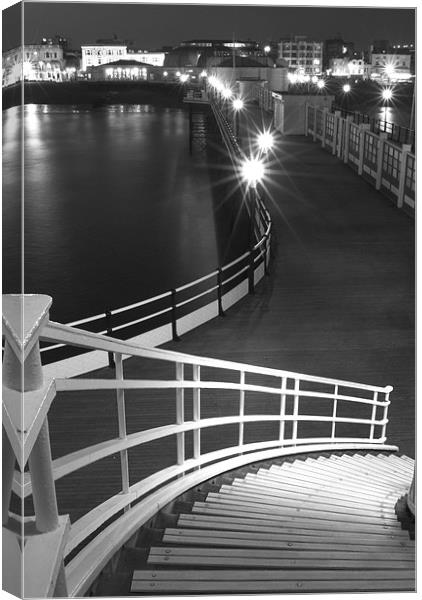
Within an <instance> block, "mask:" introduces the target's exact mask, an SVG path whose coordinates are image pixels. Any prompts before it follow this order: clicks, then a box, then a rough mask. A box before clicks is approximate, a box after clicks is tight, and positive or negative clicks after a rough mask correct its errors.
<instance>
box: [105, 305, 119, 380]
mask: <svg viewBox="0 0 422 600" xmlns="http://www.w3.org/2000/svg"><path fill="white" fill-rule="evenodd" d="M105 318H106V329H107V335H108V336H110V337H113V325H112V321H111V319H112V315H111V311H110V310H106V311H105ZM108 366H109V367H110V368H111V369H114V367H115V366H116V365H115V363H114V356H113V352H108Z"/></svg>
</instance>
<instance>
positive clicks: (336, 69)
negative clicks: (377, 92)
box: [329, 58, 367, 78]
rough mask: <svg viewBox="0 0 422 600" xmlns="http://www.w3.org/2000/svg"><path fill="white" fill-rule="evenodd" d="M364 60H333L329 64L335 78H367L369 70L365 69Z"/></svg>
mask: <svg viewBox="0 0 422 600" xmlns="http://www.w3.org/2000/svg"><path fill="white" fill-rule="evenodd" d="M365 67H366V65H365V61H364V60H363V58H352V59H349V58H332V59H331V60H330V63H329V72H330V75H332V76H333V77H362V78H363V77H365V75H366V73H367V69H366V68H365Z"/></svg>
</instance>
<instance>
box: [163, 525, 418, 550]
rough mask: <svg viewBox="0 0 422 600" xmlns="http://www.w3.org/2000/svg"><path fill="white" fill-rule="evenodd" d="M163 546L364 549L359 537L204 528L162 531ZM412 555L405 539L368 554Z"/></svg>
mask: <svg viewBox="0 0 422 600" xmlns="http://www.w3.org/2000/svg"><path fill="white" fill-rule="evenodd" d="M162 541H163V542H164V543H169V544H179V545H180V544H191V545H200V546H205V545H206V546H231V547H233V546H236V547H253V548H279V549H286V550H289V549H290V550H307V549H309V550H320V551H324V552H327V551H330V550H332V549H333V550H343V551H347V552H365V551H366V552H367V551H368V546H367V544H366V543H365V540H362V537H361V538H360V540H359V543H358V541H357V540H355V541H354V542H352V543H351V542H349V540H347V539H346V540H345V538H344V536H343V538H337V539H335V538H333V537H330V538H328V537H325V538H324V537H319V538H316V537H312V536H308V537H306V538H304V539H301V540H296V539H295V538H294V536H286V535H285V536H283V535H276V534H265V533H250V532H249V533H248V532H240V531H218V530H214V531H210V530H208V529H197V530H194V529H181V528H180V529H166V530H165V531H164V535H163V539H162ZM386 549H387V551H388V552H390V551H391V550H393V551H395V550H396V551H400V552H404V553H406V552H410V553H412V554H413V552H414V544H412V542H411V541H410V540H409V541H407V542H401V543H400V542H399V543H397V544H392V543H391V540H385V541H384V543H379V542H378V543H377V544H373V545H371V552H385V551H386Z"/></svg>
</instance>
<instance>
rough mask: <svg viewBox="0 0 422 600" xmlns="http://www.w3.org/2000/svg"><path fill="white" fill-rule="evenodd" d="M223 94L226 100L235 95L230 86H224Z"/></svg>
mask: <svg viewBox="0 0 422 600" xmlns="http://www.w3.org/2000/svg"><path fill="white" fill-rule="evenodd" d="M221 94H222V96H223V98H226V100H228V99H229V98H231V97H232V95H233V94H232V91H231V89H230V88H228V87H225V88H223V89H222V91H221Z"/></svg>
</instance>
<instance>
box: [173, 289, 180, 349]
mask: <svg viewBox="0 0 422 600" xmlns="http://www.w3.org/2000/svg"><path fill="white" fill-rule="evenodd" d="M171 330H172V336H173V341H174V342H179V341H180V338H179V336H178V335H177V303H176V290H171Z"/></svg>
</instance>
